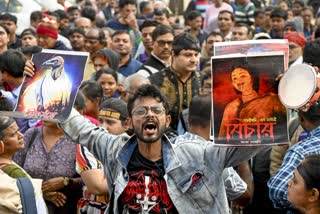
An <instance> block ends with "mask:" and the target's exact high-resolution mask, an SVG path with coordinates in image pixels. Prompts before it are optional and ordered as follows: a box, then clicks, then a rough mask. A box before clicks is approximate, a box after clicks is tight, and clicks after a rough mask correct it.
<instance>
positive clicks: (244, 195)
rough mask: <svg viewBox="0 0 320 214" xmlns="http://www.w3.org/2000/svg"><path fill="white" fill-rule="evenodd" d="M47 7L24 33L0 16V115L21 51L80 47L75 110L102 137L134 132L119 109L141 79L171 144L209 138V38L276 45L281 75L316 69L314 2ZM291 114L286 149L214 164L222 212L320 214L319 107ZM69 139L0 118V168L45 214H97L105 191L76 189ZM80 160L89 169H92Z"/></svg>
mask: <svg viewBox="0 0 320 214" xmlns="http://www.w3.org/2000/svg"><path fill="white" fill-rule="evenodd" d="M57 2H58V3H59V4H60V6H61V7H62V9H58V10H55V11H46V10H45V9H44V10H43V11H33V12H32V13H31V15H30V17H26V18H30V26H26V28H25V29H23V31H22V33H21V34H20V35H17V33H16V31H17V27H18V26H17V18H16V17H15V16H14V15H12V14H9V13H3V14H1V15H0V77H1V78H0V79H1V85H0V87H1V90H0V92H1V98H0V110H1V111H12V110H13V109H14V106H15V105H16V103H17V101H18V98H19V97H18V95H19V92H20V89H21V85H22V83H23V79H24V75H25V74H26V73H24V71H25V64H26V62H27V61H28V60H30V59H31V56H32V54H35V53H38V52H41V50H42V49H52V50H66V51H84V52H89V60H88V62H87V65H86V67H85V72H84V80H83V82H82V84H81V86H80V88H79V92H78V94H77V97H76V100H75V104H74V107H75V108H76V109H77V111H78V112H79V113H80V114H81V115H83V116H85V117H86V118H87V119H89V120H90V121H91V122H92V123H93V124H95V125H96V126H100V127H103V128H104V129H105V130H106V131H107V132H109V133H111V134H113V135H122V134H124V133H126V134H127V135H129V136H131V135H133V133H134V131H133V130H132V126H131V125H130V119H131V117H132V114H131V110H132V109H130V107H129V106H128V105H127V103H128V101H129V100H130V99H131V98H132V97H133V96H134V94H135V92H136V91H137V90H139V88H141V86H142V85H148V84H151V85H154V86H157V88H158V89H159V90H160V91H161V93H162V94H163V95H164V97H166V99H167V101H168V114H169V115H170V116H171V122H170V125H168V127H166V130H165V134H166V135H167V136H168V138H170V140H171V142H172V143H173V144H179V143H181V142H183V141H184V140H188V139H190V138H192V136H194V135H198V136H199V138H201V139H205V140H209V133H210V116H211V93H212V85H211V61H210V59H211V56H213V45H214V43H217V42H223V41H245V40H258V39H287V40H288V43H289V68H290V67H291V66H294V65H297V64H302V63H304V62H305V63H309V64H312V65H313V66H315V67H316V68H318V67H319V66H320V61H319V60H318V59H317V57H318V56H320V55H319V54H320V40H318V37H320V8H319V6H320V3H318V2H317V1H304V0H278V1H271V2H266V1H250V0H234V1H228V0H226V1H222V0H211V1H210V0H208V1H207V0H191V1H190V2H187V3H188V4H187V5H183V4H182V1H181V5H180V4H179V3H180V1H174V0H169V1H165V0H149V1H144V0H83V1H80V0H77V1H76V3H75V4H74V5H69V4H66V3H65V1H64V0H58V1H57ZM177 2H178V3H177ZM157 110H158V111H161V110H159V109H151V111H152V112H153V113H155V114H157V113H156V111H157ZM146 111H147V112H148V111H149V110H146ZM138 113H139V112H137V114H138ZM140 114H141V115H142V116H143V114H147V113H145V112H140ZM159 114H160V113H159ZM299 118H300V120H298V119H297V118H295V119H293V120H292V121H290V123H289V126H290V128H291V129H290V128H289V130H292V131H290V133H289V134H290V136H289V137H290V143H289V145H288V146H273V147H267V148H264V149H262V150H260V151H259V152H258V153H257V154H256V155H255V156H254V157H253V158H251V159H250V160H249V161H244V162H241V163H239V164H238V165H237V166H233V167H228V168H226V169H224V171H223V173H222V174H221V176H222V177H223V180H224V184H223V185H224V188H225V191H226V193H225V194H226V196H227V199H228V206H229V208H230V212H231V213H320V194H319V191H320V187H319V156H317V155H314V154H320V147H319V145H320V143H319V140H318V138H317V137H318V135H319V133H320V130H318V129H320V128H319V126H320V107H318V106H314V109H312V111H311V112H310V111H308V112H304V113H303V114H299ZM301 118H303V119H301ZM12 124H13V125H12ZM150 126H152V125H150ZM135 134H137V133H135ZM186 134H190V135H186ZM182 136H183V138H182ZM23 141H24V142H23ZM73 141H74V140H73V139H72V138H70V137H69V136H67V135H66V134H65V132H64V131H63V130H62V129H61V128H60V127H59V126H58V125H57V123H56V122H49V121H38V120H35V119H18V118H17V119H15V121H14V122H13V121H12V118H7V117H0V142H4V144H0V169H1V170H2V171H3V172H5V173H6V174H7V175H9V176H10V177H12V178H18V177H30V178H31V177H32V178H40V179H43V184H42V194H43V197H44V199H45V202H46V206H47V211H48V212H49V213H59V214H60V213H77V212H80V213H88V214H89V213H103V212H104V211H105V210H107V207H108V206H109V201H110V200H114V199H112V197H113V196H112V194H109V195H108V194H105V192H104V194H103V190H99V191H98V190H97V191H90V186H89V185H85V184H84V182H83V178H82V172H83V171H85V169H84V168H85V167H83V162H82V159H81V157H87V156H86V155H87V153H88V151H87V149H86V148H85V147H84V146H82V145H81V146H80V145H77V144H75V143H74V142H73ZM180 141H181V142H180ZM2 147H3V149H2ZM91 152H92V151H91ZM95 152H98V153H99V151H94V152H92V153H95ZM310 155H311V156H310ZM89 156H90V155H89ZM308 156H310V157H308ZM306 157H307V158H306ZM90 158H92V159H93V160H94V162H95V163H96V166H97V168H99V167H98V166H100V165H101V162H103V160H95V158H97V159H99V158H98V157H97V156H96V157H95V158H94V157H93V156H90ZM305 158H306V159H305ZM304 159H305V160H304ZM302 160H303V161H302ZM100 161H101V162H100ZM190 161H192V160H190ZM301 161H302V162H301ZM161 165H162V164H161ZM100 168H101V166H100ZM104 170H105V174H108V173H109V172H107V169H104ZM80 175H81V176H80ZM192 179H193V178H192ZM107 180H108V179H107ZM108 181H109V180H108ZM101 182H102V183H103V182H106V181H105V180H103V181H101ZM0 183H2V182H0ZM104 184H105V183H104ZM105 186H107V185H106V184H105ZM101 192H102V193H101ZM0 195H1V193H0ZM1 200H2V199H1ZM173 204H174V203H173ZM119 206H120V205H119ZM174 206H177V205H175V204H174ZM124 207H125V205H123V204H122V205H121V209H124ZM168 207H169V205H168ZM178 207H179V206H177V207H176V208H177V209H178ZM200 207H201V205H200ZM150 213H160V212H150ZM161 213H162V212H161ZM170 213H177V210H175V209H171V211H170ZM199 213H201V211H199ZM209 213H210V212H209Z"/></svg>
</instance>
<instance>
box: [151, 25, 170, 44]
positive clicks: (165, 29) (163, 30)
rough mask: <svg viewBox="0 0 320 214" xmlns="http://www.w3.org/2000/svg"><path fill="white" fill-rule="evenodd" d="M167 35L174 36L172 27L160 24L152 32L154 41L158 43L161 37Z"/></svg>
mask: <svg viewBox="0 0 320 214" xmlns="http://www.w3.org/2000/svg"><path fill="white" fill-rule="evenodd" d="M167 33H170V34H172V35H174V33H173V29H172V28H171V27H169V26H167V25H162V24H158V26H157V27H156V28H155V29H154V31H153V32H152V35H151V36H152V40H153V41H156V40H157V38H158V37H159V36H162V35H165V34H167Z"/></svg>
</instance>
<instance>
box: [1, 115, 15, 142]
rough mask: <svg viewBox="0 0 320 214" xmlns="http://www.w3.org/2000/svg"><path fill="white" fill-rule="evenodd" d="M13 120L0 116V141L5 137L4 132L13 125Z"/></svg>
mask: <svg viewBox="0 0 320 214" xmlns="http://www.w3.org/2000/svg"><path fill="white" fill-rule="evenodd" d="M14 122H15V120H14V119H13V118H12V117H7V116H0V139H1V140H2V139H3V137H5V133H4V131H5V130H6V129H7V128H8V127H9V126H11V124H12V123H14Z"/></svg>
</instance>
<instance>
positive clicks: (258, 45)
mask: <svg viewBox="0 0 320 214" xmlns="http://www.w3.org/2000/svg"><path fill="white" fill-rule="evenodd" d="M213 45H214V46H213V53H214V54H213V55H214V56H220V55H226V54H244V55H247V54H249V53H256V52H271V51H283V52H284V70H283V71H286V70H287V69H288V66H289V43H288V40H286V39H260V40H246V41H228V42H215V43H214V44H213Z"/></svg>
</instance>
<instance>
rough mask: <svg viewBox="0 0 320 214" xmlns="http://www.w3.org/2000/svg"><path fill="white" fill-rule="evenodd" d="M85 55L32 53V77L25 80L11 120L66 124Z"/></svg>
mask: <svg viewBox="0 0 320 214" xmlns="http://www.w3.org/2000/svg"><path fill="white" fill-rule="evenodd" d="M87 58H88V53H85V52H72V51H57V50H46V49H44V50H42V52H40V53H37V54H34V55H33V57H32V61H33V63H34V65H35V75H34V76H33V77H31V78H28V77H26V78H25V79H24V82H23V84H22V87H21V91H20V95H19V100H18V103H17V106H16V108H15V112H13V113H12V114H11V116H13V117H23V118H36V119H45V120H53V121H60V122H63V121H65V120H66V119H67V118H68V116H69V114H70V112H71V109H72V106H73V103H74V99H75V96H76V93H77V90H78V86H79V85H80V84H81V81H82V79H83V72H84V69H85V65H86V62H87Z"/></svg>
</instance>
